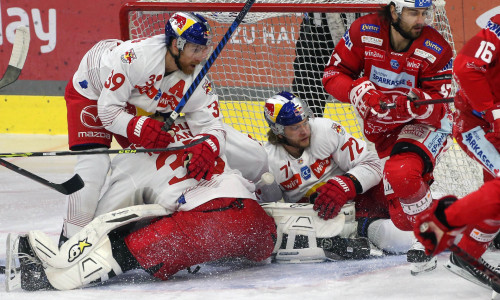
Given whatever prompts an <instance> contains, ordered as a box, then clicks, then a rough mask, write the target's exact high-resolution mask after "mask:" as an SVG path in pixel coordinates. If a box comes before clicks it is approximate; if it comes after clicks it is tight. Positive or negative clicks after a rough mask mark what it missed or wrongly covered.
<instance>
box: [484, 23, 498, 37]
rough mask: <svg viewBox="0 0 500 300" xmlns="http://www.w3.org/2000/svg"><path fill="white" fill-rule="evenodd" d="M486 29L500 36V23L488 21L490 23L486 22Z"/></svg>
mask: <svg viewBox="0 0 500 300" xmlns="http://www.w3.org/2000/svg"><path fill="white" fill-rule="evenodd" d="M486 29H488V30H490V31H491V32H493V33H494V34H495V35H496V36H497V37H498V38H500V25H498V24H496V23H493V22H491V20H489V21H488V24H486Z"/></svg>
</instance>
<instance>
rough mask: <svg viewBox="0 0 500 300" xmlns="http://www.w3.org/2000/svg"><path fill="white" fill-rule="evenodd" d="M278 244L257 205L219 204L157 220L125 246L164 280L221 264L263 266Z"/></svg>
mask: <svg viewBox="0 0 500 300" xmlns="http://www.w3.org/2000/svg"><path fill="white" fill-rule="evenodd" d="M275 238H276V229H275V225H274V221H273V219H272V218H271V217H269V216H268V215H267V214H266V213H265V212H264V210H263V209H262V208H261V207H260V205H259V204H258V203H257V202H256V201H255V200H251V199H236V198H219V199H214V200H211V201H209V202H207V203H205V204H203V205H200V206H199V207H197V208H195V209H194V210H191V211H178V212H176V213H174V214H173V215H172V216H170V217H165V218H162V219H160V220H157V221H156V222H154V223H152V224H151V225H149V226H147V227H145V228H143V229H140V230H138V231H136V232H134V233H132V234H130V235H129V236H127V237H126V238H125V243H126V245H127V247H128V249H129V250H130V252H131V253H132V255H133V256H134V257H135V258H136V259H137V261H138V262H139V264H140V265H141V266H142V267H143V268H144V269H146V270H150V273H152V274H153V275H154V276H155V277H158V278H161V279H163V280H165V279H168V277H169V276H171V275H173V274H175V273H176V272H178V271H179V270H181V269H184V268H187V267H189V266H192V265H196V264H200V263H204V262H208V261H214V260H218V259H221V258H228V257H241V258H247V259H250V260H254V261H260V260H264V259H266V258H268V257H269V256H270V255H271V252H272V250H273V247H274V240H275Z"/></svg>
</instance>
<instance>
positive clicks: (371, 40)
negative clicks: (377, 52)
mask: <svg viewBox="0 0 500 300" xmlns="http://www.w3.org/2000/svg"><path fill="white" fill-rule="evenodd" d="M361 41H362V42H363V43H366V44H373V45H377V46H382V43H383V42H384V41H383V40H382V39H379V38H376V37H373V36H368V35H363V36H362V37H361Z"/></svg>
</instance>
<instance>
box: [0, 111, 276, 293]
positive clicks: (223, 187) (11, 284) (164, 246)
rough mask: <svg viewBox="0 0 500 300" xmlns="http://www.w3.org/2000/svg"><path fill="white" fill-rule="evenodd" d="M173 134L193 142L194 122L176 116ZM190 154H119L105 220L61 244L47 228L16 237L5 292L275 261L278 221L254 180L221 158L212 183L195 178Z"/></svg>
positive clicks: (178, 141)
mask: <svg viewBox="0 0 500 300" xmlns="http://www.w3.org/2000/svg"><path fill="white" fill-rule="evenodd" d="M172 130H173V131H174V132H175V135H174V137H173V141H172V142H171V143H170V146H171V147H178V146H183V145H188V143H191V142H193V141H194V140H195V139H196V136H195V134H194V133H193V132H192V131H191V129H190V126H189V122H188V121H187V118H184V117H179V118H178V119H177V120H176V122H175V124H174V125H173V126H172ZM195 147H196V146H195ZM188 152H190V149H189V148H187V149H182V150H175V151H166V152H161V153H139V154H134V155H118V156H116V157H115V158H114V159H113V161H112V175H111V178H110V184H109V187H108V189H107V190H106V192H105V193H104V195H103V196H102V198H101V199H100V201H99V205H98V207H97V211H96V215H98V217H96V218H95V219H94V220H93V221H92V222H90V223H89V224H88V225H87V226H85V227H84V228H83V229H82V230H81V231H79V232H78V233H77V234H76V235H74V236H73V237H71V238H70V239H69V240H68V241H66V242H65V243H64V244H62V245H61V246H60V248H59V247H58V246H57V245H56V244H55V243H54V242H53V241H52V239H51V237H49V236H47V235H45V234H44V233H42V232H40V231H30V232H29V233H28V234H27V235H22V236H19V237H18V238H16V237H14V236H9V242H8V243H9V245H8V253H9V254H8V257H7V260H8V263H7V270H8V271H7V272H8V274H13V275H15V276H9V279H8V283H7V286H8V289H9V290H14V289H16V288H18V287H21V288H23V289H25V290H39V289H51V288H55V289H58V290H68V289H74V288H79V287H83V286H87V285H89V284H92V283H97V282H101V281H104V280H107V279H109V278H111V277H113V276H116V275H119V274H121V273H123V272H126V271H127V270H131V269H143V270H145V271H146V272H148V273H149V274H151V275H153V276H155V277H157V278H160V279H162V280H166V279H168V278H169V277H170V276H171V275H173V274H175V273H176V272H178V271H179V270H182V269H185V268H187V267H189V266H193V265H196V264H201V263H204V262H208V261H214V260H218V259H222V258H235V257H240V258H246V259H249V260H253V261H261V260H264V259H266V258H268V257H269V256H270V255H271V252H272V250H273V248H274V245H275V240H276V227H275V223H274V221H273V219H272V218H271V217H269V216H268V215H267V214H266V212H265V211H264V210H263V209H262V207H261V206H260V205H259V204H258V203H257V201H256V196H255V193H254V189H255V185H254V184H253V183H252V182H250V181H248V180H246V179H244V178H243V177H242V176H241V173H240V172H239V171H237V170H231V169H230V168H229V166H228V165H227V162H226V160H225V156H224V154H221V155H219V156H218V157H217V158H216V159H215V167H214V168H213V169H212V176H211V178H210V179H208V178H207V179H205V178H201V179H199V180H198V179H196V178H192V177H190V176H189V170H188V167H186V166H185V156H186V153H188ZM140 224H142V225H140ZM144 224H145V225H144ZM18 270H20V273H19V271H18ZM11 272H13V273H11Z"/></svg>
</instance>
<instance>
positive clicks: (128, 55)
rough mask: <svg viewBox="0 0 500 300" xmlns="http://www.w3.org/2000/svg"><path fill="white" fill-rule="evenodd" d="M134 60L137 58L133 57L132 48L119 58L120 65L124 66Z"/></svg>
mask: <svg viewBox="0 0 500 300" xmlns="http://www.w3.org/2000/svg"><path fill="white" fill-rule="evenodd" d="M135 59H137V56H136V55H135V51H134V48H132V49H130V50H128V51H127V52H125V53H124V54H122V56H121V60H122V63H124V64H129V65H130V64H131V63H132V62H133V61H134V60H135Z"/></svg>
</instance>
